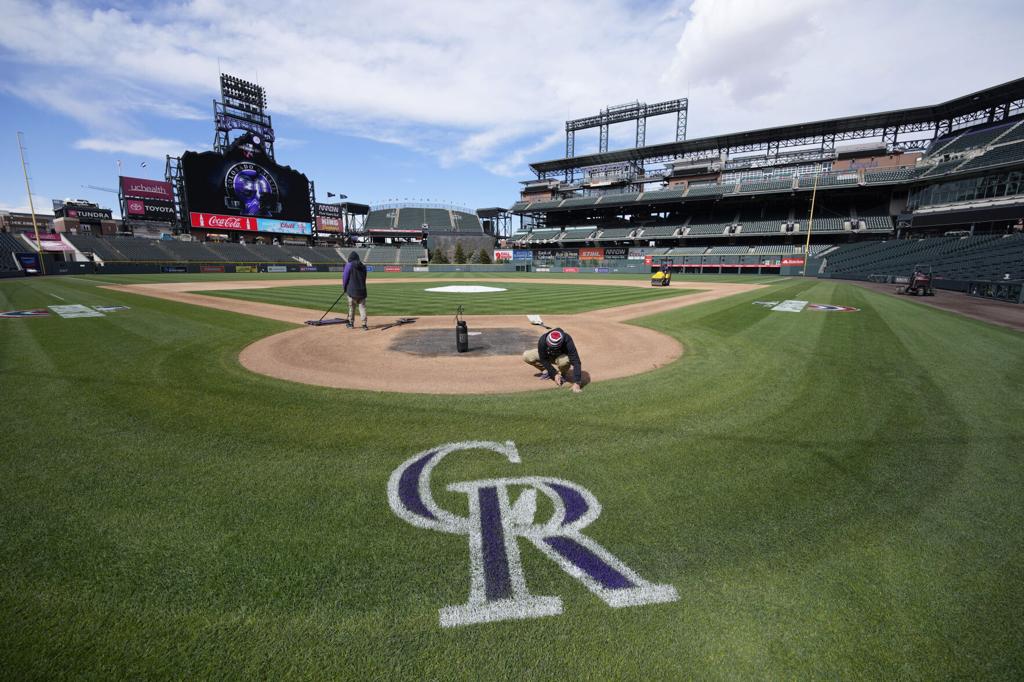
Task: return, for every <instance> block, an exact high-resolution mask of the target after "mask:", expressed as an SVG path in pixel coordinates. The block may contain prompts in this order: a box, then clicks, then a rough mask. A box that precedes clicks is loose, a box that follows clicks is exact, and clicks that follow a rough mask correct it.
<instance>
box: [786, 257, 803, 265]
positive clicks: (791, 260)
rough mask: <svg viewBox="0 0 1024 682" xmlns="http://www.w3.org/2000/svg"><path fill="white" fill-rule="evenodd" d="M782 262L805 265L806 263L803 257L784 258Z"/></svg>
mask: <svg viewBox="0 0 1024 682" xmlns="http://www.w3.org/2000/svg"><path fill="white" fill-rule="evenodd" d="M782 264H783V265H803V264H804V259H803V258H783V259H782Z"/></svg>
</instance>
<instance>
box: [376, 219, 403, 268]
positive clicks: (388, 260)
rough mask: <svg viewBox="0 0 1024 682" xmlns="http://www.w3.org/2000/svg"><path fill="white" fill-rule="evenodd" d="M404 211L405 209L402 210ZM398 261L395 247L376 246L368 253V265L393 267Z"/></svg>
mask: <svg viewBox="0 0 1024 682" xmlns="http://www.w3.org/2000/svg"><path fill="white" fill-rule="evenodd" d="M402 210H403V211H404V210H405V209H402ZM397 260H398V248H397V247H394V246H381V245H378V246H374V247H372V248H370V249H368V250H367V252H366V264H367V265H392V264H394V263H395V262H396V261H397Z"/></svg>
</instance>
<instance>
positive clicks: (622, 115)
mask: <svg viewBox="0 0 1024 682" xmlns="http://www.w3.org/2000/svg"><path fill="white" fill-rule="evenodd" d="M688 108H689V101H688V100H687V99H686V98H683V99H673V100H668V101H666V102H658V103H657V104H647V103H646V102H630V103H628V104H619V105H617V106H612V107H606V108H605V109H603V110H602V111H601V113H599V114H598V115H597V116H585V117H584V118H577V119H573V120H571V121H566V122H565V158H567V159H571V158H573V156H575V154H576V131H578V130H587V129H590V128H598V129H599V131H600V136H599V140H598V149H599V150H600V153H602V154H603V153H605V152H607V151H608V133H609V128H610V127H611V126H612V125H614V124H616V123H627V122H629V121H635V122H636V137H635V148H637V149H639V148H641V147H644V146H645V145H646V144H647V119H648V118H651V117H653V116H664V115H666V114H675V115H676V142H680V141H682V140H685V139H686V116H687V113H688ZM633 165H634V166H636V167H637V169H638V171H639V173H640V174H641V175H642V174H643V172H642V171H643V165H642V164H633ZM574 170H575V169H572V168H570V169H566V171H565V182H568V183H571V182H573V181H574V180H575V174H574Z"/></svg>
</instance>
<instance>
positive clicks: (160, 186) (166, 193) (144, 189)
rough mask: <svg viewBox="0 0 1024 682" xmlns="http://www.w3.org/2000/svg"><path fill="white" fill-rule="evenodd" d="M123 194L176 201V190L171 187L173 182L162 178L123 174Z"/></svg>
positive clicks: (140, 197)
mask: <svg viewBox="0 0 1024 682" xmlns="http://www.w3.org/2000/svg"><path fill="white" fill-rule="evenodd" d="M121 194H122V195H123V196H126V197H136V198H139V199H156V200H158V201H170V202H173V201H174V190H173V189H172V188H171V183H169V182H164V181H162V180H146V179H145V178H127V177H125V176H123V175H122V176H121Z"/></svg>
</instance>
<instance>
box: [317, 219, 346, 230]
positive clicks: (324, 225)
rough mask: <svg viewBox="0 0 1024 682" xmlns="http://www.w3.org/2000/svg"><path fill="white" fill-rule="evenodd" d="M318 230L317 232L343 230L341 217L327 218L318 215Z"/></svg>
mask: <svg viewBox="0 0 1024 682" xmlns="http://www.w3.org/2000/svg"><path fill="white" fill-rule="evenodd" d="M316 231H317V232H341V219H340V218H325V217H323V216H317V218H316Z"/></svg>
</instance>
